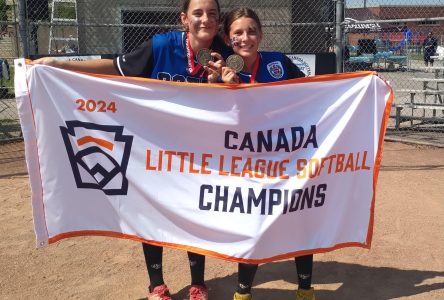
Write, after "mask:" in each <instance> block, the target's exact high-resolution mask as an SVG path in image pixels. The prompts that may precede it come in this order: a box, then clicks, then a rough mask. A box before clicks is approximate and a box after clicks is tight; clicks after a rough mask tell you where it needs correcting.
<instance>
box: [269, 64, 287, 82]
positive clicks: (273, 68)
mask: <svg viewBox="0 0 444 300" xmlns="http://www.w3.org/2000/svg"><path fill="white" fill-rule="evenodd" d="M267 70H268V73H270V75H271V76H272V77H273V78H275V79H280V78H282V76H284V67H282V64H281V62H280V61H274V62H271V63H269V64H268V65H267Z"/></svg>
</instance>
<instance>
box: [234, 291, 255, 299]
mask: <svg viewBox="0 0 444 300" xmlns="http://www.w3.org/2000/svg"><path fill="white" fill-rule="evenodd" d="M251 298H253V296H251V294H239V293H238V292H236V293H234V297H233V300H251Z"/></svg>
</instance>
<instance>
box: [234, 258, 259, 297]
mask: <svg viewBox="0 0 444 300" xmlns="http://www.w3.org/2000/svg"><path fill="white" fill-rule="evenodd" d="M257 268H258V265H252V264H241V263H240V264H238V273H237V278H238V279H237V281H238V285H237V292H238V293H239V294H251V287H252V286H253V280H254V276H255V275H256V271H257Z"/></svg>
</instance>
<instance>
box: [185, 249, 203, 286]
mask: <svg viewBox="0 0 444 300" xmlns="http://www.w3.org/2000/svg"><path fill="white" fill-rule="evenodd" d="M188 260H189V262H190V271H191V284H192V285H202V286H204V285H205V256H204V255H201V254H197V253H192V252H188Z"/></svg>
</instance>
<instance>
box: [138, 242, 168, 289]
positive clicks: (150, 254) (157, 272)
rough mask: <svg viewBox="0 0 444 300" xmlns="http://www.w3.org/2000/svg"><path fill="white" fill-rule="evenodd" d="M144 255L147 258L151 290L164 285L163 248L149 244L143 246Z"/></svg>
mask: <svg viewBox="0 0 444 300" xmlns="http://www.w3.org/2000/svg"><path fill="white" fill-rule="evenodd" d="M142 246H143V254H144V256H145V263H146V268H147V270H148V277H149V279H150V287H151V289H153V288H155V287H156V286H159V285H162V284H164V282H163V271H162V254H163V248H162V247H159V246H153V245H148V244H142Z"/></svg>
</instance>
